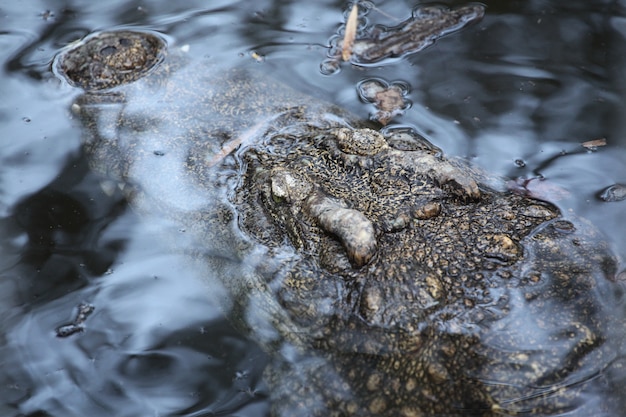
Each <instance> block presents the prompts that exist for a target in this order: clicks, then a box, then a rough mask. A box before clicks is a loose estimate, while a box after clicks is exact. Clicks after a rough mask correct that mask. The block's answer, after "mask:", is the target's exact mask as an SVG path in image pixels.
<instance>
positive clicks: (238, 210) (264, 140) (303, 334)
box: [73, 53, 624, 416]
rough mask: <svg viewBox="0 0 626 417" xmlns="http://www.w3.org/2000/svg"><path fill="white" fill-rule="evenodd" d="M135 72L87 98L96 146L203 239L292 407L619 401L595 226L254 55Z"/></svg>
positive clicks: (512, 407) (276, 391)
mask: <svg viewBox="0 0 626 417" xmlns="http://www.w3.org/2000/svg"><path fill="white" fill-rule="evenodd" d="M129 81H131V82H129V83H126V84H123V83H122V84H120V86H118V87H114V88H110V89H107V90H103V91H88V92H87V93H86V94H85V95H83V96H82V97H81V98H79V99H78V100H77V102H76V103H75V105H74V106H73V110H74V112H75V114H76V115H77V116H78V117H79V119H80V120H81V122H82V123H83V125H84V128H85V150H86V152H87V153H88V154H89V156H90V158H91V161H92V165H93V167H94V169H97V170H99V171H100V172H102V173H105V174H106V175H108V176H109V177H110V178H112V179H115V180H117V181H121V182H123V183H125V184H126V187H125V190H126V191H127V193H128V196H129V200H130V202H131V204H132V205H133V206H134V207H135V208H136V209H137V210H139V211H141V212H145V213H147V214H150V215H156V216H159V217H162V218H166V219H168V220H170V221H172V222H173V223H174V224H176V225H178V226H179V228H183V229H185V230H187V231H189V232H190V235H191V236H193V238H194V239H195V243H194V246H193V248H194V250H196V251H197V252H199V253H201V259H202V260H203V262H204V263H205V264H207V265H208V266H209V269H208V275H211V276H213V275H214V276H216V277H217V278H218V279H219V280H220V281H221V282H222V284H223V285H224V286H225V287H226V288H227V289H228V290H229V292H230V293H231V295H232V297H233V299H232V301H233V303H234V309H233V310H232V313H231V315H232V317H233V320H234V321H235V322H236V323H237V324H239V325H241V327H242V328H245V329H247V331H249V332H250V334H251V336H252V337H253V338H255V340H257V341H258V342H259V343H261V344H262V345H263V346H265V347H266V348H267V349H268V350H270V351H272V352H273V353H274V354H275V358H276V361H275V364H274V366H273V367H272V368H271V369H270V370H269V372H268V380H269V381H270V383H271V386H272V400H273V404H274V414H275V415H279V416H346V415H350V416H423V415H428V416H431V415H478V416H491V415H502V414H504V415H514V414H516V413H528V414H531V415H558V414H560V413H564V412H566V411H569V412H570V413H572V414H571V415H579V416H583V415H592V414H594V415H612V414H614V413H615V412H616V411H615V410H619V404H616V403H615V402H616V401H615V400H614V399H613V398H612V397H610V396H609V394H610V393H611V389H612V387H611V386H610V385H608V384H607V381H606V380H605V379H604V378H605V377H604V371H605V369H606V368H607V367H608V366H609V365H610V364H611V362H612V361H613V360H614V358H615V356H616V353H615V352H616V349H617V347H616V345H615V343H614V340H615V339H616V338H615V337H614V335H615V332H620V331H623V326H624V325H623V322H622V320H621V317H622V316H621V313H620V312H619V310H618V309H621V308H622V307H621V301H620V297H621V293H622V292H621V291H622V287H621V284H620V283H616V282H614V281H613V280H614V279H615V276H616V274H617V271H618V265H617V262H616V260H615V259H614V257H613V256H612V254H611V252H610V251H609V249H608V248H607V246H606V244H605V243H604V242H603V241H602V239H601V237H600V236H598V235H597V232H596V231H595V229H593V227H591V226H590V225H588V224H587V223H586V222H584V221H582V220H577V219H575V218H568V219H565V218H564V217H563V216H562V214H561V213H560V212H559V210H557V209H556V208H555V207H554V206H552V205H550V204H547V203H543V202H538V201H534V200H530V199H528V198H525V197H522V196H517V195H513V194H510V193H504V192H500V191H495V190H494V189H493V188H490V187H488V186H486V184H487V183H489V184H493V183H497V180H494V179H493V178H490V177H489V175H487V174H485V173H483V172H480V171H478V170H476V169H473V168H471V167H469V166H468V165H467V164H465V163H463V162H462V161H458V160H455V159H452V158H445V157H443V156H442V155H441V152H440V150H438V149H437V148H435V147H433V146H431V145H429V144H427V143H422V144H420V143H419V140H418V139H415V138H413V139H411V140H409V139H410V138H407V136H406V135H407V132H406V130H402V131H398V132H394V131H393V130H391V131H390V133H389V135H388V136H383V135H381V134H380V133H378V132H376V131H373V130H369V129H367V128H364V126H363V124H362V123H361V122H360V121H358V120H355V119H354V117H352V116H351V115H349V114H348V113H346V112H344V111H342V110H340V109H338V108H336V107H335V106H332V105H330V104H328V103H325V102H323V101H320V100H317V99H313V98H311V97H307V96H305V95H303V94H300V93H298V92H296V91H294V90H292V89H290V88H288V87H286V86H284V85H282V84H280V83H278V82H276V81H272V80H271V79H269V78H267V77H262V76H259V75H257V74H255V73H254V72H250V71H247V70H245V69H237V70H224V69H219V68H216V67H214V66H211V65H210V64H209V63H207V62H205V61H202V60H200V61H193V60H191V59H186V58H184V57H183V56H182V55H181V54H180V53H170V54H169V55H167V56H166V57H165V59H164V62H163V63H162V64H161V65H160V66H159V67H158V68H157V69H156V70H153V71H152V72H151V73H150V75H149V76H148V77H144V78H141V79H138V80H137V79H129ZM85 85H88V83H87V82H85ZM394 135H396V137H394ZM407 141H408V142H407ZM407 143H410V146H408V145H407ZM398 144H399V145H400V146H398ZM176 244H178V243H176ZM173 245H174V243H173Z"/></svg>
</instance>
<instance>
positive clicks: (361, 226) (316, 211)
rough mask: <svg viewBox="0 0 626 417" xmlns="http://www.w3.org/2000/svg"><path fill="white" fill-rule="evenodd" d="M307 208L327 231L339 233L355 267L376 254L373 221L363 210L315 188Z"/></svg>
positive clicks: (338, 236)
mask: <svg viewBox="0 0 626 417" xmlns="http://www.w3.org/2000/svg"><path fill="white" fill-rule="evenodd" d="M305 209H306V210H307V212H308V213H309V214H310V215H311V217H313V218H314V219H315V220H316V221H317V223H318V225H319V226H320V227H321V228H322V229H324V230H325V231H326V232H328V233H331V234H333V235H334V236H336V237H337V238H338V239H339V240H340V241H341V243H342V245H343V247H344V248H345V249H346V252H347V254H348V259H350V261H351V262H352V264H353V265H354V266H356V267H361V266H363V265H365V264H367V263H368V262H369V261H370V260H371V259H372V257H373V256H374V254H375V253H376V247H377V243H376V234H375V230H374V226H373V225H372V222H371V221H370V220H369V219H368V218H367V217H366V216H365V215H364V214H363V213H361V212H360V211H358V210H355V209H351V208H347V207H345V206H344V205H343V204H341V203H340V202H338V201H336V200H334V199H332V198H330V197H328V196H327V195H325V194H324V193H322V192H321V191H320V190H315V191H314V192H313V193H312V194H311V195H310V196H309V198H307V200H306V202H305Z"/></svg>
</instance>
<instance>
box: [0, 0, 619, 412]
mask: <svg viewBox="0 0 626 417" xmlns="http://www.w3.org/2000/svg"><path fill="white" fill-rule="evenodd" d="M204 3H205V2H200V1H197V2H185V3H184V4H183V3H172V2H156V1H155V2H150V3H145V4H144V3H141V2H106V3H103V2H96V3H94V2H91V1H82V2H66V3H63V4H62V5H60V4H58V3H54V4H53V2H46V1H35V2H27V4H20V3H15V2H14V3H12V4H6V5H2V7H0V19H2V22H3V29H4V30H3V32H2V34H0V46H1V48H0V50H1V51H2V52H1V59H2V62H3V64H4V65H3V74H2V78H3V82H2V85H1V86H0V92H1V93H0V95H1V96H2V97H5V100H4V101H3V102H2V103H1V104H0V160H1V162H0V215H1V216H2V217H1V218H0V232H1V234H0V250H1V251H2V257H1V258H0V271H1V274H0V276H1V278H2V279H1V280H0V311H1V312H2V319H1V321H0V329H2V332H1V334H2V339H0V364H2V366H0V369H1V371H0V414H1V415H7V416H18V415H23V416H36V415H37V416H43V415H49V416H73V415H76V416H80V415H91V416H99V415H102V416H110V415H116V416H126V415H127V416H136V415H188V416H195V415H212V414H211V413H214V414H223V415H229V414H232V413H235V412H236V413H237V414H238V415H249V416H260V415H265V414H267V413H268V404H267V395H268V392H267V388H266V387H265V386H264V385H263V383H262V382H261V373H262V370H263V368H264V366H265V364H266V362H267V358H266V357H265V356H264V354H263V353H261V352H260V350H259V349H258V347H256V346H255V345H254V344H253V343H252V342H250V341H248V340H246V339H245V338H244V337H243V336H241V335H239V334H238V333H237V332H235V331H234V330H233V329H232V328H231V327H230V326H229V325H228V323H227V322H226V321H225V320H224V318H223V316H222V314H221V312H220V310H219V308H218V307H217V306H218V304H219V300H218V298H219V297H220V296H221V293H220V291H222V290H221V289H220V288H213V289H212V291H210V294H212V296H210V297H208V298H207V297H206V293H207V291H206V289H205V287H203V286H202V285H201V284H199V282H200V280H198V279H197V276H198V275H199V274H203V273H205V271H203V270H202V269H199V268H194V265H190V264H189V262H188V261H187V260H185V259H184V258H183V257H182V256H178V255H175V254H172V253H171V250H170V247H169V245H167V244H162V243H161V242H159V236H160V234H159V233H160V230H162V229H163V228H167V227H172V225H167V224H165V225H164V224H161V223H160V222H159V219H145V218H140V217H139V216H138V215H136V214H135V213H133V212H132V211H130V210H128V209H127V207H126V203H125V201H124V199H123V198H122V196H121V193H120V192H119V191H118V190H116V188H115V184H113V186H109V187H108V188H106V187H105V188H106V190H107V192H104V191H103V188H102V187H101V185H102V184H101V180H102V178H100V177H98V176H96V175H95V174H93V173H90V172H89V170H88V168H87V166H86V162H85V160H84V158H83V155H82V153H81V151H80V132H79V129H78V127H77V126H76V124H75V123H73V121H72V120H71V118H70V113H69V111H68V108H69V105H70V103H71V101H72V96H73V95H74V94H75V92H73V91H71V90H70V89H68V88H66V87H64V86H61V85H60V84H59V82H58V81H57V80H56V79H55V78H53V77H52V75H51V73H50V71H49V63H50V62H51V59H52V57H53V55H54V54H55V53H56V51H58V50H59V49H60V48H61V47H63V46H64V45H65V44H66V43H68V42H71V41H73V40H76V39H77V38H80V37H82V36H84V35H86V34H87V33H89V32H91V31H93V30H96V29H102V28H110V27H117V26H120V25H133V26H139V27H141V28H144V29H153V30H158V31H160V32H162V33H164V34H165V35H166V36H169V37H170V39H171V40H172V41H173V42H175V43H177V44H179V45H182V44H189V45H190V50H191V51H192V53H194V54H197V55H198V56H203V57H210V58H214V59H216V60H220V61H222V62H226V63H227V64H231V65H233V66H235V65H237V64H238V63H240V62H241V60H248V59H252V58H251V52H253V51H254V52H257V53H258V54H260V55H262V56H263V57H264V58H265V59H264V60H263V62H262V63H259V65H260V66H263V68H264V69H265V70H268V72H273V73H274V74H275V75H278V76H279V77H280V78H282V79H284V80H285V81H286V82H287V83H289V84H291V85H294V86H298V87H299V88H300V89H301V90H303V91H305V92H308V93H313V94H316V95H318V96H321V97H324V98H326V99H328V100H330V101H333V102H335V103H338V104H341V105H343V106H345V107H347V108H349V109H350V110H352V111H354V112H355V113H357V114H359V115H360V116H362V117H364V118H366V117H368V114H369V113H371V112H372V110H373V109H372V108H370V107H368V106H369V105H368V104H365V103H360V102H359V101H358V97H357V90H356V86H357V85H358V83H359V82H360V81H361V80H362V79H363V78H366V77H369V78H371V77H377V78H380V79H383V80H385V81H386V82H388V83H390V84H391V83H396V82H401V83H403V84H407V85H409V86H410V92H409V95H408V98H409V99H410V101H411V102H412V103H413V106H412V107H411V108H410V109H407V110H406V111H405V112H404V114H403V115H402V116H400V117H398V118H397V119H396V121H397V122H399V123H401V124H403V125H409V126H414V127H416V128H417V129H418V130H419V131H420V132H421V133H423V134H424V135H425V136H427V137H428V138H429V139H430V140H431V141H433V142H434V143H435V145H437V146H439V147H441V148H442V149H443V150H444V151H445V152H446V153H447V154H455V155H462V156H467V157H469V158H471V159H472V160H473V161H474V162H476V163H477V164H479V165H481V166H484V167H486V168H488V169H489V170H491V171H494V172H496V173H498V174H502V175H507V176H510V177H513V178H516V177H519V178H520V181H519V182H520V183H523V184H533V186H532V187H528V188H529V189H528V191H529V192H530V193H532V194H533V195H538V196H541V197H544V198H551V199H553V198H557V197H558V198H560V200H559V201H557V203H558V204H559V205H560V207H561V208H562V209H563V210H565V211H567V210H569V209H574V211H576V212H577V213H578V214H580V215H583V216H585V217H587V218H590V219H591V220H592V221H593V222H594V224H596V225H597V226H598V227H599V228H601V229H602V230H603V231H604V232H605V233H606V234H607V236H608V238H609V240H610V242H611V243H612V244H613V246H614V248H615V249H616V251H617V252H618V254H620V255H622V256H624V255H626V233H623V227H622V226H621V225H623V224H626V209H625V207H626V206H624V204H625V202H615V203H610V204H608V203H602V202H600V201H599V200H597V198H596V195H597V193H598V192H599V191H601V190H603V189H605V188H606V187H608V186H610V185H612V184H615V183H620V182H621V183H624V182H625V181H626V169H625V168H624V167H625V166H626V152H625V151H624V147H625V146H626V141H625V140H624V136H623V132H624V127H625V126H624V123H623V121H622V120H623V119H624V118H623V117H622V115H623V114H624V110H625V109H624V100H623V96H624V90H623V85H626V84H625V83H624V81H625V80H624V74H626V72H625V71H624V65H625V64H626V63H625V62H624V58H623V57H624V56H626V55H625V54H624V53H623V52H624V51H623V46H622V45H624V44H625V43H624V36H625V31H626V25H625V24H624V22H625V20H624V10H623V6H621V5H620V3H619V2H613V1H597V2H593V4H589V2H586V1H578V2H567V3H566V4H561V3H564V2H556V1H554V2H549V1H548V2H545V1H541V2H540V1H529V2H523V3H515V2H510V3H508V4H506V5H503V4H502V2H495V1H494V2H486V3H487V6H488V8H487V16H486V17H485V18H484V19H483V21H482V22H480V23H479V24H477V25H476V26H475V27H473V28H472V30H471V31H467V32H462V33H461V34H460V36H450V37H448V38H445V39H444V40H442V41H440V42H439V43H437V44H436V45H434V46H433V47H431V48H429V49H427V50H425V51H422V52H420V53H419V54H417V55H414V56H410V57H408V58H406V59H403V60H400V61H399V62H395V63H393V64H392V65H389V66H386V67H384V68H383V69H379V68H370V69H367V70H365V71H364V70H353V69H351V68H350V67H349V66H344V68H342V71H341V72H340V73H339V74H336V75H334V76H332V77H325V76H323V75H322V74H320V73H319V63H320V62H321V61H322V60H323V59H324V58H325V57H326V53H327V51H326V49H325V48H324V47H323V45H324V44H325V43H326V42H327V41H328V39H330V38H331V36H332V35H333V34H334V33H335V32H336V31H337V27H338V25H339V23H340V16H341V10H340V9H339V7H344V6H345V5H343V4H341V5H338V4H337V3H336V2H330V1H328V2H304V1H292V2H288V1H282V2H281V1H275V2H271V1H261V2H255V3H254V5H251V3H250V2H238V3H237V2H230V1H228V2H227V1H223V2H212V4H211V7H210V8H209V9H207V8H206V5H205V4H204ZM399 3H400V2H391V1H387V2H385V1H381V2H376V6H377V7H379V8H380V9H381V10H383V11H384V12H385V14H383V13H376V12H375V11H370V13H369V15H368V18H370V19H372V20H375V21H376V22H377V23H378V22H380V23H384V24H387V25H390V26H393V25H394V24H396V23H397V22H398V21H400V20H403V19H404V18H405V17H406V16H407V13H408V9H407V7H406V5H404V4H399ZM453 3H454V4H458V3H459V2H453ZM491 3H493V4H491ZM394 16H396V17H397V19H396V20H394V18H393V17H394ZM394 22H396V23H394ZM452 57H453V58H452ZM597 138H606V141H607V144H606V146H602V147H599V148H597V149H596V150H594V151H591V150H588V149H586V148H584V147H581V146H580V144H581V143H582V142H585V141H588V140H593V139H597ZM520 161H521V162H520ZM109 185H110V184H109ZM563 191H564V192H563ZM181 233H183V232H181ZM83 302H87V303H90V304H92V305H93V306H94V307H95V310H94V312H93V313H92V314H91V315H90V316H89V317H88V318H87V319H86V320H85V323H84V331H83V332H81V333H77V334H75V335H72V336H70V337H67V338H58V337H56V334H55V329H57V328H58V327H59V326H61V325H65V324H68V323H70V322H71V321H72V320H73V319H74V317H75V315H76V308H77V307H78V306H79V305H80V304H81V303H83ZM616 314H621V312H617V313H616ZM613 336H614V337H615V338H621V335H613ZM494 343H495V342H494ZM520 343H523V341H520ZM615 345H616V346H619V345H620V341H617V342H616V343H615ZM624 366H626V363H625V362H624V360H623V359H622V358H621V357H619V356H618V355H616V359H615V361H614V362H613V366H612V367H611V368H610V369H608V370H607V371H606V373H605V374H595V375H589V378H600V377H602V378H604V377H607V378H608V379H609V380H610V381H612V382H613V383H614V384H616V385H619V382H620V381H622V382H623V381H624V379H625V374H626V373H625V372H623V370H622V369H623V367H624Z"/></svg>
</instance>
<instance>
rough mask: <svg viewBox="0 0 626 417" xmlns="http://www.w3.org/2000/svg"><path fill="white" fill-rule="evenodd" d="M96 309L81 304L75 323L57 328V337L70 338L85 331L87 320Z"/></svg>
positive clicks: (89, 305)
mask: <svg viewBox="0 0 626 417" xmlns="http://www.w3.org/2000/svg"><path fill="white" fill-rule="evenodd" d="M95 309H96V308H95V307H94V306H93V305H91V304H87V303H81V304H79V305H78V312H77V314H76V318H75V319H74V321H73V322H72V323H70V324H66V325H63V326H60V327H57V329H56V332H57V337H68V336H71V335H73V334H75V333H80V332H82V331H83V330H85V327H84V325H83V324H84V323H85V320H87V317H89V315H90V314H91V313H93V311H94V310H95Z"/></svg>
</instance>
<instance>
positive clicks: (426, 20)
mask: <svg viewBox="0 0 626 417" xmlns="http://www.w3.org/2000/svg"><path fill="white" fill-rule="evenodd" d="M484 14H485V6H483V5H481V4H470V5H467V6H463V7H457V8H454V9H450V8H448V7H445V6H420V7H418V8H417V9H415V10H414V11H413V15H412V16H411V17H410V18H409V19H407V20H405V21H403V22H401V23H400V24H399V25H397V26H395V27H391V28H387V27H383V26H375V27H374V28H373V29H370V30H369V31H366V32H365V33H364V35H363V36H362V37H359V38H358V39H354V37H355V36H356V26H357V15H358V7H357V6H356V4H355V5H354V6H352V11H351V12H350V15H349V17H348V19H347V21H346V26H345V36H344V37H343V38H342V39H339V38H338V37H337V36H335V37H334V39H331V48H330V50H329V53H328V58H329V59H327V60H326V61H324V62H323V63H322V65H321V70H322V72H324V73H325V74H327V75H328V74H331V73H336V72H338V71H339V62H340V61H350V62H351V63H352V64H355V65H368V64H374V63H378V62H380V61H382V60H384V59H387V58H397V57H401V56H405V55H409V54H413V53H415V52H419V51H421V50H422V49H424V48H426V47H427V46H429V45H432V44H433V43H434V42H435V41H436V40H437V39H439V38H440V37H442V36H444V35H447V34H449V33H452V32H455V31H458V30H460V29H462V28H463V27H465V26H467V25H468V24H469V23H471V22H475V21H477V20H480V19H481V18H482V17H483V16H484ZM353 36H354V37H353Z"/></svg>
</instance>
